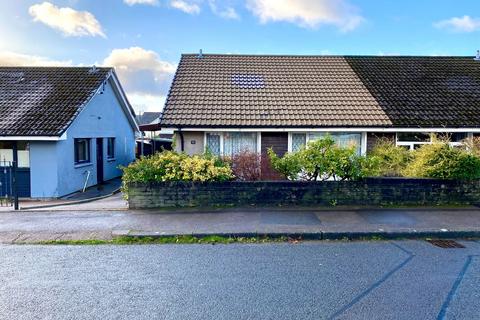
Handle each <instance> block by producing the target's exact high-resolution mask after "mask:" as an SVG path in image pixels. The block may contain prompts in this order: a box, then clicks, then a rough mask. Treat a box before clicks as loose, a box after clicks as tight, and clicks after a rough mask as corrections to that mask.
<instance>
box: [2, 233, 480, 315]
mask: <svg viewBox="0 0 480 320" xmlns="http://www.w3.org/2000/svg"><path fill="white" fill-rule="evenodd" d="M462 243H463V244H464V245H466V248H465V249H441V248H437V247H434V246H432V245H431V244H429V243H426V242H415V241H402V242H400V241H399V242H306V243H301V244H296V245H295V244H260V245H246V244H235V245H215V246H213V245H144V246H112V245H105V246H28V245H25V246H15V245H6V246H0V315H1V318H3V319H25V320H28V319H182V320H183V319H196V320H197V319H315V320H318V319H398V320H402V319H406V320H412V319H413V320H415V319H422V320H429V319H479V318H480V286H479V282H480V280H479V279H480V243H477V242H465V241H464V242H462Z"/></svg>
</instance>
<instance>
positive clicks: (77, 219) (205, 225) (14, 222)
mask: <svg viewBox="0 0 480 320" xmlns="http://www.w3.org/2000/svg"><path fill="white" fill-rule="evenodd" d="M112 201H113V200H112ZM447 230H448V231H472V232H477V233H478V232H480V210H479V209H442V210H439V209H436V210H435V209H430V210H427V209H416V210H415V209H382V210H373V209H372V210H366V209H365V210H349V211H342V210H335V211H332V210H315V209H296V210H292V209H278V208H277V209H229V210H213V211H211V210H207V211H201V212H198V211H191V210H190V211H188V210H187V211H173V212H165V211H164V212H155V211H129V210H97V211H88V210H87V211H85V210H69V211H23V212H2V213H0V242H6V243H11V242H25V241H27V242H28V241H38V240H51V239H90V238H99V239H110V238H111V237H112V233H115V234H119V233H120V234H121V233H126V232H128V233H129V234H133V235H135V234H142V235H162V234H163V235H172V234H226V235H229V234H242V233H244V234H265V233H286V234H293V233H297V234H298V233H305V234H313V235H315V234H320V235H321V236H320V237H317V238H321V237H324V238H327V236H328V237H329V238H332V237H333V236H335V235H339V236H338V237H339V238H341V237H342V233H355V232H357V233H359V234H363V233H367V232H376V233H379V232H380V233H381V232H387V233H388V232H397V233H398V232H400V233H402V232H404V233H408V232H412V233H421V232H445V231H447Z"/></svg>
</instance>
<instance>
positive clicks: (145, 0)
mask: <svg viewBox="0 0 480 320" xmlns="http://www.w3.org/2000/svg"><path fill="white" fill-rule="evenodd" d="M123 2H125V3H126V4H128V5H129V6H133V5H136V4H146V5H150V6H156V5H158V0H123Z"/></svg>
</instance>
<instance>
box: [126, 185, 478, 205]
mask: <svg viewBox="0 0 480 320" xmlns="http://www.w3.org/2000/svg"><path fill="white" fill-rule="evenodd" d="M128 196H129V200H128V202H129V206H130V208H132V209H147V208H167V207H217V206H218V207H225V206H250V205H255V206H290V205H299V206H334V205H358V206H378V205H391V206H399V205H423V206H434V205H443V204H464V205H467V204H476V203H478V202H479V201H478V200H479V199H480V181H470V182H465V181H454V180H434V179H405V178H368V179H365V180H362V181H344V182H342V181H325V182H292V181H268V182H267V181H260V182H214V183H191V182H163V183H151V184H131V185H130V186H129V192H128Z"/></svg>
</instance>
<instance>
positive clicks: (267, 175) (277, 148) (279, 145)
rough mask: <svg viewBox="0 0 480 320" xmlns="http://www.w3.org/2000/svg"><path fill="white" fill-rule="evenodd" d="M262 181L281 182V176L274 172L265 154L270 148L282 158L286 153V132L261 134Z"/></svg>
mask: <svg viewBox="0 0 480 320" xmlns="http://www.w3.org/2000/svg"><path fill="white" fill-rule="evenodd" d="M261 141H262V179H263V180H283V179H285V177H283V176H282V175H281V174H279V173H278V172H277V171H275V170H274V169H273V168H272V166H271V164H270V159H269V157H268V154H267V150H268V149H269V148H272V149H273V151H274V152H275V153H276V154H277V155H278V156H280V157H281V156H283V155H284V154H285V153H286V152H287V151H288V133H286V132H262V140H261Z"/></svg>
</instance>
